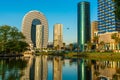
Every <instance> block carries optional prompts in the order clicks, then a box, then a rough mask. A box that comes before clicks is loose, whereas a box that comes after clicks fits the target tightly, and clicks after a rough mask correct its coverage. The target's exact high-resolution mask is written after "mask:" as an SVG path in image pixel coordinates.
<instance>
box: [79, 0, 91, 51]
mask: <svg viewBox="0 0 120 80" xmlns="http://www.w3.org/2000/svg"><path fill="white" fill-rule="evenodd" d="M77 12H78V16H77V17H78V20H77V21H78V22H77V25H78V31H77V34H78V35H77V36H78V37H77V42H78V47H79V48H80V51H85V44H86V43H87V41H90V31H91V30H90V3H89V2H86V1H84V2H80V3H78V11H77Z"/></svg>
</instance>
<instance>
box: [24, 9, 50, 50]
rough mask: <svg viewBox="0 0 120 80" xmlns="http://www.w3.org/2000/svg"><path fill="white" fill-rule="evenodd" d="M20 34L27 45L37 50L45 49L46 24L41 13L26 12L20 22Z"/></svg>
mask: <svg viewBox="0 0 120 80" xmlns="http://www.w3.org/2000/svg"><path fill="white" fill-rule="evenodd" d="M22 33H23V34H24V36H25V37H26V42H27V43H28V44H29V45H33V47H37V48H47V43H48V22H47V19H46V17H45V16H44V14H43V13H41V12H38V11H30V12H28V13H27V14H26V15H25V16H24V18H23V21H22Z"/></svg>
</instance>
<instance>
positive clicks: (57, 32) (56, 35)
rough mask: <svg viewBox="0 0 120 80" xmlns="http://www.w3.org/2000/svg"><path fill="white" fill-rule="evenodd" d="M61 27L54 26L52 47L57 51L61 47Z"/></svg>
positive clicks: (58, 25) (60, 25) (59, 25)
mask: <svg viewBox="0 0 120 80" xmlns="http://www.w3.org/2000/svg"><path fill="white" fill-rule="evenodd" d="M62 31H63V25H62V24H55V25H54V34H53V37H54V39H53V40H54V41H53V42H54V47H59V49H61V47H63V32H62Z"/></svg>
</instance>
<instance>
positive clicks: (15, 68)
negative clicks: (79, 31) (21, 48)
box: [0, 55, 120, 80]
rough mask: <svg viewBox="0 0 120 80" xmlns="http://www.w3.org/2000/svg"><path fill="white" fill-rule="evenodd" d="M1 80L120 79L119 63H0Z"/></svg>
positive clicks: (42, 59) (45, 59)
mask: <svg viewBox="0 0 120 80" xmlns="http://www.w3.org/2000/svg"><path fill="white" fill-rule="evenodd" d="M0 80H120V61H103V60H87V59H79V58H64V57H60V56H54V57H53V56H43V55H41V56H31V57H30V58H21V59H19V58H18V59H6V60H0Z"/></svg>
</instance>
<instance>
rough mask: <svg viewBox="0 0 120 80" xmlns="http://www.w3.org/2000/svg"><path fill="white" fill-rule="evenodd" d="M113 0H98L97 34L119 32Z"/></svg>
mask: <svg viewBox="0 0 120 80" xmlns="http://www.w3.org/2000/svg"><path fill="white" fill-rule="evenodd" d="M114 10H115V3H114V2H113V0H98V21H99V22H98V30H99V34H103V33H106V32H115V31H118V32H120V25H119V24H118V23H119V21H118V20H117V19H116V16H115V13H114Z"/></svg>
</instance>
